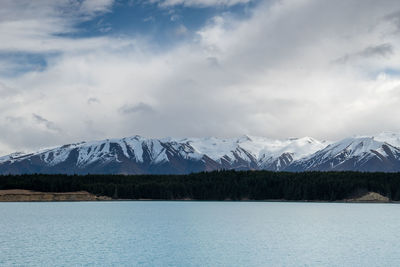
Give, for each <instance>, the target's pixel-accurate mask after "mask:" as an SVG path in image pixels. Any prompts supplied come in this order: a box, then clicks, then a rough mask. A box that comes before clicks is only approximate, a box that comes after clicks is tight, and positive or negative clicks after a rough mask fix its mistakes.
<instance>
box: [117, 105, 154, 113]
mask: <svg viewBox="0 0 400 267" xmlns="http://www.w3.org/2000/svg"><path fill="white" fill-rule="evenodd" d="M119 111H120V112H121V113H123V114H131V113H149V112H153V111H154V110H153V108H152V106H150V105H148V104H146V103H143V102H140V103H138V104H134V105H124V106H122V107H121V108H119Z"/></svg>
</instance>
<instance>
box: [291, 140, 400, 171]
mask: <svg viewBox="0 0 400 267" xmlns="http://www.w3.org/2000/svg"><path fill="white" fill-rule="evenodd" d="M399 137H400V135H397V134H388V133H382V134H379V135H377V136H356V137H352V138H345V139H343V140H341V141H339V142H336V143H333V144H330V145H328V146H327V147H326V148H324V149H322V150H320V151H317V152H316V153H314V154H312V155H310V156H307V157H305V158H303V159H300V160H298V161H296V162H294V163H293V164H291V166H289V167H288V169H287V170H289V171H314V170H316V171H331V170H332V171H343V170H352V171H383V172H394V171H400V148H398V147H396V146H398V145H399V144H400V142H399V140H400V139H399Z"/></svg>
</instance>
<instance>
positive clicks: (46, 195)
mask: <svg viewBox="0 0 400 267" xmlns="http://www.w3.org/2000/svg"><path fill="white" fill-rule="evenodd" d="M82 201H85V202H86V201H88V202H94V201H194V202H292V203H376V204H382V203H383V204H398V203H400V202H399V201H392V200H390V199H388V198H387V197H384V196H382V195H380V194H378V193H375V192H368V193H366V194H364V195H362V196H359V197H356V198H349V199H343V200H335V201H327V200H287V199H265V200H253V199H247V198H246V199H240V200H232V199H224V200H199V199H191V198H182V199H148V198H142V199H113V198H110V197H107V196H96V195H94V194H91V193H89V192H87V191H76V192H39V191H31V190H25V189H8V190H0V202H82Z"/></svg>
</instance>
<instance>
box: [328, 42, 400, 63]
mask: <svg viewBox="0 0 400 267" xmlns="http://www.w3.org/2000/svg"><path fill="white" fill-rule="evenodd" d="M393 54H394V48H393V45H391V44H389V43H384V44H380V45H375V46H368V47H366V48H364V49H363V50H362V51H360V52H357V53H353V54H346V55H344V56H343V57H340V58H338V59H336V60H334V61H333V62H334V63H340V64H345V63H347V62H349V61H351V60H356V59H360V58H371V57H381V58H388V57H389V56H391V55H393Z"/></svg>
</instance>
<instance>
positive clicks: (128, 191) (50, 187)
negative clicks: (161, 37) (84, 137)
mask: <svg viewBox="0 0 400 267" xmlns="http://www.w3.org/2000/svg"><path fill="white" fill-rule="evenodd" d="M3 189H27V190H35V191H42V192H73V191H81V190H84V191H88V192H90V193H93V194H95V195H99V196H100V195H102V196H109V197H111V198H115V199H165V200H174V199H195V200H228V199H229V200H243V199H249V200H279V199H285V200H323V201H325V200H326V201H335V200H343V199H345V198H351V197H353V196H355V195H356V194H357V193H359V192H368V191H373V192H377V193H380V194H382V195H384V196H387V197H389V199H391V200H395V201H399V200H400V173H363V172H299V173H292V172H270V171H232V170H228V171H214V172H202V173H193V174H188V175H91V174H88V175H61V174H60V175H53V174H32V175H2V176H0V190H3Z"/></svg>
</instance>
